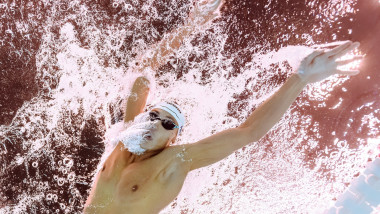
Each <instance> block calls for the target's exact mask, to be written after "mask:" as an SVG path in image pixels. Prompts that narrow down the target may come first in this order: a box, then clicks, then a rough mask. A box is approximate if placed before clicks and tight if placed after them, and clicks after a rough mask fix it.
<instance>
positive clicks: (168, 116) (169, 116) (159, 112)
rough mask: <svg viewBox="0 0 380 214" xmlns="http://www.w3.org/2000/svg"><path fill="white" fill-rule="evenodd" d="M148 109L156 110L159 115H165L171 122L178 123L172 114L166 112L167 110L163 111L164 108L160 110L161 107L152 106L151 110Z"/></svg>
mask: <svg viewBox="0 0 380 214" xmlns="http://www.w3.org/2000/svg"><path fill="white" fill-rule="evenodd" d="M150 111H154V112H157V113H158V114H159V115H160V117H166V118H168V119H170V120H172V121H173V122H175V123H176V124H178V122H177V120H176V119H174V118H173V116H171V114H169V113H168V112H167V111H165V110H162V109H159V108H154V109H152V110H150Z"/></svg>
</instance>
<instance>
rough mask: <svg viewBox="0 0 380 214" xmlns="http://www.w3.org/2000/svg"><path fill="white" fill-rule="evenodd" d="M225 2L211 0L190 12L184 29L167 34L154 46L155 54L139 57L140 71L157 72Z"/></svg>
mask: <svg viewBox="0 0 380 214" xmlns="http://www.w3.org/2000/svg"><path fill="white" fill-rule="evenodd" d="M223 2H224V0H209V1H205V2H204V3H205V4H203V5H199V6H196V7H194V10H193V11H191V12H190V15H189V21H188V22H187V23H186V24H185V25H184V26H182V27H179V28H177V29H174V30H173V31H172V32H171V33H170V34H167V35H166V36H165V37H164V38H163V39H162V40H161V41H160V42H159V43H158V44H156V45H154V46H153V49H154V51H153V53H151V54H149V52H148V51H147V52H145V53H144V54H141V55H140V56H138V57H137V60H138V61H139V62H140V63H141V65H140V67H141V68H140V69H141V70H144V69H145V68H147V67H150V68H151V69H152V70H157V69H158V68H159V67H160V66H162V65H163V64H165V63H166V62H167V61H168V58H169V57H170V55H171V54H173V53H174V52H175V51H176V50H178V49H179V47H180V46H181V44H182V43H183V41H184V40H185V38H186V37H188V36H189V35H190V34H192V33H194V32H195V31H196V29H197V28H199V27H202V26H205V25H207V24H208V23H210V21H211V20H213V19H214V18H215V17H216V16H217V15H218V13H217V10H218V9H219V7H220V6H221V5H222V4H223Z"/></svg>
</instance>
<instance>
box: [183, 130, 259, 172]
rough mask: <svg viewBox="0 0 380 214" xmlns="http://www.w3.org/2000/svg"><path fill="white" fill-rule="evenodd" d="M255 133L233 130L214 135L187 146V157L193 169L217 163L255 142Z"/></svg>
mask: <svg viewBox="0 0 380 214" xmlns="http://www.w3.org/2000/svg"><path fill="white" fill-rule="evenodd" d="M252 135H253V133H251V131H250V130H249V129H247V128H232V129H227V130H225V131H222V132H219V133H217V134H214V135H212V136H210V137H207V138H205V139H203V140H200V141H198V142H196V143H193V144H186V145H185V148H186V156H187V159H188V160H191V169H190V170H194V169H198V168H201V167H205V166H208V165H211V164H213V163H216V162H218V161H220V160H222V159H224V158H226V157H227V156H229V155H230V154H232V153H233V152H234V151H236V150H238V149H240V148H241V147H243V146H245V145H247V144H249V143H251V142H253V141H254V140H253V139H254V137H253V136H252Z"/></svg>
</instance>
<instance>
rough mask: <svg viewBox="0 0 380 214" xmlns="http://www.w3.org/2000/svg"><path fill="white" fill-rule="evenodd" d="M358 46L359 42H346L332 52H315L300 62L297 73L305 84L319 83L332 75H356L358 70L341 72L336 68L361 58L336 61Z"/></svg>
mask: <svg viewBox="0 0 380 214" xmlns="http://www.w3.org/2000/svg"><path fill="white" fill-rule="evenodd" d="M359 45H360V44H359V42H355V43H352V42H346V43H344V44H342V45H340V46H338V47H336V48H334V49H332V50H328V51H324V50H316V51H314V52H313V53H311V54H310V55H309V56H307V57H306V58H305V59H303V60H302V62H301V64H300V66H299V68H298V71H297V73H298V75H299V76H300V77H301V78H302V80H304V81H305V82H307V83H313V82H319V81H321V80H323V79H325V78H327V77H329V76H331V75H334V74H343V75H349V76H352V75H357V74H358V73H359V71H358V70H348V71H343V70H340V69H338V66H344V65H347V64H349V63H351V62H353V61H355V60H358V59H362V58H363V56H355V57H354V58H352V59H348V60H342V61H337V59H338V58H340V57H342V56H344V55H346V54H347V53H349V52H350V51H352V50H354V49H355V48H357V47H359Z"/></svg>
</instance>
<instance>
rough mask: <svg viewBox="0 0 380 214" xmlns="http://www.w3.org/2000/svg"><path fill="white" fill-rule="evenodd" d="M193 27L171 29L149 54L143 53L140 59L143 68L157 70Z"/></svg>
mask: <svg viewBox="0 0 380 214" xmlns="http://www.w3.org/2000/svg"><path fill="white" fill-rule="evenodd" d="M193 28H194V27H192V26H190V25H185V26H182V27H180V28H177V29H175V30H173V31H172V32H171V33H170V34H168V35H167V36H165V37H164V38H163V39H162V40H161V41H160V42H159V43H158V44H156V45H155V47H154V51H153V53H152V54H151V55H150V56H147V55H143V56H142V57H141V59H140V61H141V62H143V66H142V67H143V68H145V67H150V68H152V69H153V70H157V69H158V68H159V67H160V66H162V65H163V64H165V63H166V62H167V61H168V58H169V56H170V55H171V54H172V53H174V52H175V51H176V50H178V49H179V47H180V46H181V44H182V43H183V41H184V40H185V38H186V37H187V36H188V35H190V34H191V32H192V30H193Z"/></svg>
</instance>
